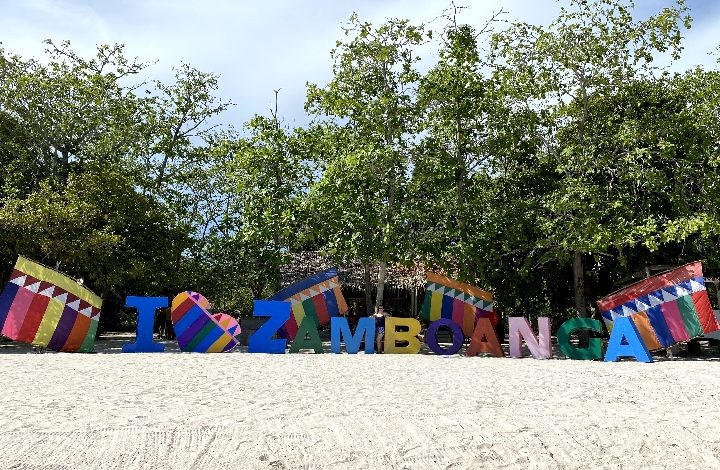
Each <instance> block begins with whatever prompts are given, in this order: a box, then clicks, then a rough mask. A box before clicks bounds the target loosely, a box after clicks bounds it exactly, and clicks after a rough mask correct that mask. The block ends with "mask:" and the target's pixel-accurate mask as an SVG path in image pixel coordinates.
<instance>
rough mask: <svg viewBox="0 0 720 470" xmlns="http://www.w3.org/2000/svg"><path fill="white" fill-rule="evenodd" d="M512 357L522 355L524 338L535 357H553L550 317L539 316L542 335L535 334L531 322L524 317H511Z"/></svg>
mask: <svg viewBox="0 0 720 470" xmlns="http://www.w3.org/2000/svg"><path fill="white" fill-rule="evenodd" d="M508 323H509V325H510V332H509V334H508V336H509V337H510V357H522V340H523V339H524V340H525V344H526V345H527V347H528V349H529V350H530V354H532V356H533V357H534V358H535V359H550V358H551V357H552V343H551V342H550V319H549V318H547V317H539V318H538V329H539V330H540V335H539V336H537V337H536V336H535V333H533V330H532V328H531V327H530V322H529V321H528V320H527V318H523V317H510V318H509V319H508Z"/></svg>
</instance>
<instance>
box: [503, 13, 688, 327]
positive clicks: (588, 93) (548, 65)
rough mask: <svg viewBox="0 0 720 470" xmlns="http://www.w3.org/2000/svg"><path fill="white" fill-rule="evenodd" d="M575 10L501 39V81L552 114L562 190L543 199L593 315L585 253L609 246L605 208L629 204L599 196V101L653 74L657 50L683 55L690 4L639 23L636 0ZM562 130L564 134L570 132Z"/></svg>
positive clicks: (552, 154)
mask: <svg viewBox="0 0 720 470" xmlns="http://www.w3.org/2000/svg"><path fill="white" fill-rule="evenodd" d="M570 5H571V9H565V8H562V10H561V14H560V16H559V17H558V19H557V20H555V21H554V22H553V23H552V24H551V25H550V26H549V27H547V28H544V27H540V26H534V25H529V24H525V23H517V24H513V25H512V26H511V27H510V28H509V29H508V30H506V31H504V32H502V33H497V34H495V35H494V37H493V56H494V59H495V64H496V67H497V70H498V73H499V75H500V76H501V78H502V79H504V80H505V81H506V83H507V84H508V87H509V88H512V89H515V90H516V99H515V106H518V107H521V106H527V107H530V108H535V109H538V110H546V112H545V113H543V114H544V116H546V117H547V120H546V130H545V137H546V139H547V148H548V150H549V152H548V158H550V159H551V160H552V161H553V162H554V165H555V168H556V172H557V173H558V174H559V176H560V177H561V184H560V185H558V187H557V188H556V190H555V191H553V192H551V193H550V194H548V196H547V197H546V198H544V201H543V207H544V210H545V216H544V217H541V223H542V226H543V229H544V231H545V233H546V237H547V243H546V246H545V248H546V249H548V250H549V251H550V252H551V253H552V255H551V256H554V257H556V258H558V259H564V258H565V257H567V256H569V257H570V259H571V260H572V265H573V278H574V290H575V308H576V311H577V313H578V315H580V316H586V315H587V305H586V299H585V269H584V264H583V263H584V257H583V255H584V254H585V253H599V252H603V251H604V249H606V248H607V243H606V240H607V238H608V237H609V236H611V235H609V234H602V233H600V234H598V232H603V231H604V230H605V228H604V226H603V225H602V223H601V221H602V219H603V212H604V210H605V208H608V207H617V206H618V205H619V204H622V202H621V201H620V200H618V199H617V198H616V195H617V193H616V192H613V191H607V188H606V189H605V190H604V191H603V192H601V193H598V192H595V191H594V189H596V188H597V187H596V186H589V185H588V184H587V181H588V179H589V178H591V175H592V174H593V173H594V172H597V171H602V168H601V167H599V166H598V165H596V164H594V161H595V160H594V159H595V158H596V156H597V153H598V152H597V150H598V147H599V146H600V145H601V144H600V140H601V139H603V138H604V136H602V135H597V134H592V133H591V132H589V131H588V119H589V116H590V114H591V106H592V100H593V97H594V96H611V95H613V94H614V93H617V91H618V90H620V89H622V88H623V87H624V86H627V85H628V84H629V83H631V82H632V81H633V80H635V79H637V78H639V77H649V76H651V75H652V74H653V73H654V72H655V69H654V68H653V66H652V62H653V58H654V55H655V54H656V53H661V52H666V51H669V52H670V54H671V56H672V57H673V58H677V57H678V56H679V54H680V49H681V48H680V40H681V32H680V24H681V23H684V25H685V26H686V27H689V22H690V19H689V17H688V16H685V13H686V11H687V8H686V7H685V4H684V2H683V1H682V0H680V1H678V2H677V4H676V6H674V7H670V8H664V9H663V10H662V11H660V12H659V13H658V14H657V15H655V16H651V17H649V18H647V19H646V20H642V21H636V20H634V19H633V18H632V9H633V4H632V2H623V1H620V0H594V1H587V0H571V2H570ZM560 129H562V130H563V132H560Z"/></svg>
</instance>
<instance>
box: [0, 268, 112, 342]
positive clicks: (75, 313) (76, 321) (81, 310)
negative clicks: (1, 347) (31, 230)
mask: <svg viewBox="0 0 720 470" xmlns="http://www.w3.org/2000/svg"><path fill="white" fill-rule="evenodd" d="M101 304H102V300H101V299H100V297H98V296H97V295H95V294H93V293H92V292H90V291H89V290H88V289H86V288H84V287H82V286H81V285H80V284H78V283H77V282H75V281H74V280H73V279H71V278H69V277H67V276H65V275H64V274H61V273H59V272H57V271H55V270H53V269H50V268H47V267H45V266H42V265H40V264H38V263H35V262H33V261H30V260H29V259H27V258H24V257H22V256H20V257H18V260H17V263H15V269H14V270H13V272H12V274H11V275H10V280H9V281H8V283H7V284H6V285H5V289H3V291H2V294H0V327H1V328H2V334H3V335H5V336H7V337H8V338H10V339H12V340H14V341H19V342H22V343H30V344H33V345H36V346H40V347H43V348H47V349H50V350H53V351H64V352H91V351H92V350H93V347H94V345H95V332H96V331H97V327H98V321H99V320H100V306H101Z"/></svg>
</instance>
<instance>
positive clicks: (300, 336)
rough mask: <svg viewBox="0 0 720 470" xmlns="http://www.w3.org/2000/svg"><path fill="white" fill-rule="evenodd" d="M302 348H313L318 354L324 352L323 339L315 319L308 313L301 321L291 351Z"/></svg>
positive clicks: (294, 351)
mask: <svg viewBox="0 0 720 470" xmlns="http://www.w3.org/2000/svg"><path fill="white" fill-rule="evenodd" d="M301 349H312V350H313V351H315V353H316V354H322V353H323V347H322V340H321V339H320V334H319V333H318V330H317V326H316V325H315V320H313V319H312V318H311V317H309V316H307V315H306V316H305V318H303V321H302V322H301V323H300V326H299V327H298V331H297V334H296V335H295V339H294V340H293V342H292V344H291V345H290V352H291V353H297V352H300V350H301Z"/></svg>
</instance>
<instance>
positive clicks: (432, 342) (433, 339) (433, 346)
mask: <svg viewBox="0 0 720 470" xmlns="http://www.w3.org/2000/svg"><path fill="white" fill-rule="evenodd" d="M442 326H444V327H446V328H449V329H450V331H451V332H452V345H450V347H449V348H447V349H445V348H442V347H440V345H439V344H438V341H437V332H438V330H439V329H440V327H442ZM464 341H465V335H464V334H463V332H462V330H461V329H460V325H458V324H457V323H455V322H454V321H452V320H450V319H449V318H441V319H439V320H435V321H434V322H432V323H430V326H428V329H427V332H426V333H425V342H426V343H427V345H428V347H429V348H430V350H431V351H432V352H434V353H435V354H437V355H438V356H452V355H453V354H457V352H458V351H460V348H462V345H463V342H464Z"/></svg>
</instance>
